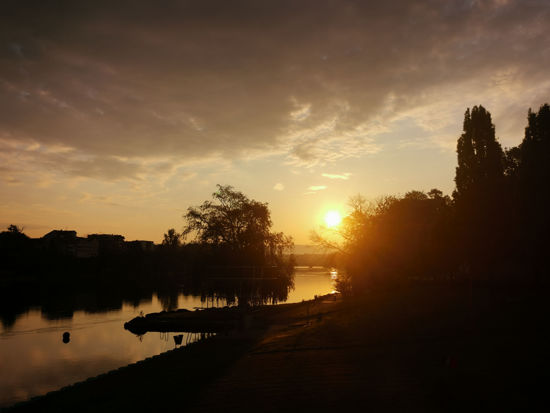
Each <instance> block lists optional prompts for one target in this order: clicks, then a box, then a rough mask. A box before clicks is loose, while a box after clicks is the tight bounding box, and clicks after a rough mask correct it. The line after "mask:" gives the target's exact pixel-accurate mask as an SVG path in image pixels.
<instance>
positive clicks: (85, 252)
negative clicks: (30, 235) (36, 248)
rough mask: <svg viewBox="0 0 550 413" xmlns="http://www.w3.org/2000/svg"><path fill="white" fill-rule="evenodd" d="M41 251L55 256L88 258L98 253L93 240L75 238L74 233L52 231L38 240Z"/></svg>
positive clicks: (96, 245) (96, 243) (95, 242)
mask: <svg viewBox="0 0 550 413" xmlns="http://www.w3.org/2000/svg"><path fill="white" fill-rule="evenodd" d="M40 243H41V246H42V248H43V249H46V250H49V251H51V252H53V253H55V254H61V255H70V256H72V257H79V258H89V257H95V256H97V255H98V253H99V248H98V246H99V244H98V242H97V241H95V240H89V239H87V238H82V237H77V236H76V231H65V230H53V231H50V232H48V233H47V234H46V235H44V236H43V237H42V238H41V239H40Z"/></svg>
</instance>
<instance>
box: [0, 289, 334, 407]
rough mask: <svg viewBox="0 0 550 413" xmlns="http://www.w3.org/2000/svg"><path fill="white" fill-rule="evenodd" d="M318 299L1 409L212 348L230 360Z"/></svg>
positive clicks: (66, 394)
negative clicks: (282, 317)
mask: <svg viewBox="0 0 550 413" xmlns="http://www.w3.org/2000/svg"><path fill="white" fill-rule="evenodd" d="M328 296H331V294H328V295H327V297H328ZM323 297H324V296H323ZM318 299H319V298H318ZM315 301H316V300H315V299H312V300H308V301H302V302H300V303H288V304H285V303H283V304H277V305H266V306H259V307H261V308H260V309H256V310H260V312H261V313H262V321H261V322H254V323H252V325H250V323H247V324H248V325H247V326H245V324H244V323H240V324H239V325H234V326H233V327H235V328H233V329H230V330H224V331H222V332H220V333H219V334H217V335H215V336H212V337H209V338H206V339H201V340H199V341H196V342H193V343H189V344H187V345H185V346H182V347H177V348H174V349H171V350H168V351H165V352H163V353H160V354H157V355H154V356H151V357H146V358H145V359H143V360H139V361H137V362H135V363H131V364H128V365H125V366H121V367H119V368H117V369H113V370H110V371H107V372H105V373H101V374H98V375H97V376H92V377H89V378H87V379H85V380H82V381H79V382H75V383H73V384H70V385H67V386H64V387H62V388H60V389H57V390H53V391H50V392H48V393H46V394H43V395H38V396H33V397H31V398H30V399H28V400H24V401H20V402H17V403H15V404H13V405H9V406H4V407H0V411H2V412H3V411H6V412H8V411H9V412H11V411H17V412H19V411H35V409H36V411H38V410H42V409H43V408H44V407H43V406H42V405H43V404H45V405H47V406H49V405H50V404H54V405H55V404H57V402H59V401H60V400H63V399H65V398H66V399H67V400H73V399H75V395H74V393H75V392H76V393H86V394H90V393H92V392H93V391H94V387H97V386H98V385H99V386H103V382H112V381H115V382H118V383H119V384H120V381H121V380H123V379H124V378H126V377H127V376H128V375H129V374H135V373H136V372H137V371H138V370H143V369H146V370H158V369H160V368H161V367H160V366H158V365H159V364H160V365H164V364H166V363H167V362H170V363H171V362H189V361H190V360H187V359H189V358H191V357H196V356H197V355H198V354H200V355H203V356H207V355H208V353H209V352H212V351H216V352H222V353H223V352H226V353H228V354H227V357H226V360H225V361H226V362H229V360H230V359H232V357H233V356H234V355H235V354H240V352H241V351H244V350H245V349H247V348H248V347H249V346H250V345H252V344H253V343H254V342H255V341H256V340H257V339H258V338H259V337H260V336H261V335H262V334H263V333H264V332H265V330H266V329H267V328H268V326H267V323H269V322H270V321H269V320H271V322H272V321H273V317H276V316H277V315H278V314H280V313H284V312H288V311H300V309H303V311H306V309H307V308H308V307H310V306H311V303H314V302H315ZM228 309H230V308H228ZM202 311H205V310H201V311H200V312H202ZM206 311H207V310H206ZM218 311H219V310H218ZM178 312H179V311H178V310H176V311H171V312H161V313H152V314H153V315H158V314H163V315H167V316H169V317H172V316H173V315H177V313H178ZM186 312H190V311H186ZM190 313H193V312H190ZM171 333H173V334H175V335H176V334H178V332H171ZM228 348H229V349H228ZM195 364H196V363H195ZM196 367H198V366H196ZM80 397H82V396H81V395H78V396H76V399H78V398H80ZM76 399H75V400H74V401H75V402H76V401H77V400H76ZM52 407H53V406H52ZM46 410H48V408H46ZM54 410H57V408H55V409H54ZM69 410H70V409H69ZM67 411H68V410H67Z"/></svg>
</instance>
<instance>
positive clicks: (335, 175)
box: [321, 172, 351, 181]
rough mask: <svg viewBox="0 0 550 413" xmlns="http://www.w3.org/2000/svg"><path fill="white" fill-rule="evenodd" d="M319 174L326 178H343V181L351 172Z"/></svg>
mask: <svg viewBox="0 0 550 413" xmlns="http://www.w3.org/2000/svg"><path fill="white" fill-rule="evenodd" d="M321 176H324V177H325V178H328V179H343V180H344V181H347V180H348V179H349V178H350V176H351V173H349V172H345V173H343V174H340V175H339V174H321Z"/></svg>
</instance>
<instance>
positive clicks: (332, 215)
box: [325, 211, 342, 228]
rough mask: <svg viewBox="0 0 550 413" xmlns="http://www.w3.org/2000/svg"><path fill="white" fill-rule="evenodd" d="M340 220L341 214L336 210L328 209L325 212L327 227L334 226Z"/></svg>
mask: <svg viewBox="0 0 550 413" xmlns="http://www.w3.org/2000/svg"><path fill="white" fill-rule="evenodd" d="M340 222H342V216H341V215H340V213H339V212H338V211H328V212H327V213H326V214H325V224H326V225H327V227H329V228H334V227H336V226H338V225H339V224H340Z"/></svg>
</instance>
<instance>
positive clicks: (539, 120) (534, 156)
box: [518, 104, 550, 277]
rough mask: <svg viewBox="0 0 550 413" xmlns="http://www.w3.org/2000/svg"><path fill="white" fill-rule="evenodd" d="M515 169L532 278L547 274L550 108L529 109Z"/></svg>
mask: <svg viewBox="0 0 550 413" xmlns="http://www.w3.org/2000/svg"><path fill="white" fill-rule="evenodd" d="M527 122H528V124H527V127H526V128H525V137H524V139H523V141H522V143H521V145H520V148H519V149H520V162H519V166H518V178H519V191H518V192H519V204H520V209H521V216H522V218H521V223H522V225H521V231H522V232H523V240H522V241H523V245H524V247H525V248H526V251H525V257H524V259H525V260H527V262H526V264H527V265H528V267H530V269H531V271H533V272H534V273H535V275H536V276H538V277H540V276H541V275H543V273H547V272H548V271H549V267H550V266H549V264H548V262H547V261H548V259H547V254H548V250H549V248H550V241H549V240H548V234H549V233H550V215H549V213H548V211H549V210H550V106H549V105H548V104H544V105H542V106H541V107H540V109H539V111H538V112H536V113H535V112H533V111H532V110H531V109H529V113H528V115H527Z"/></svg>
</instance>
